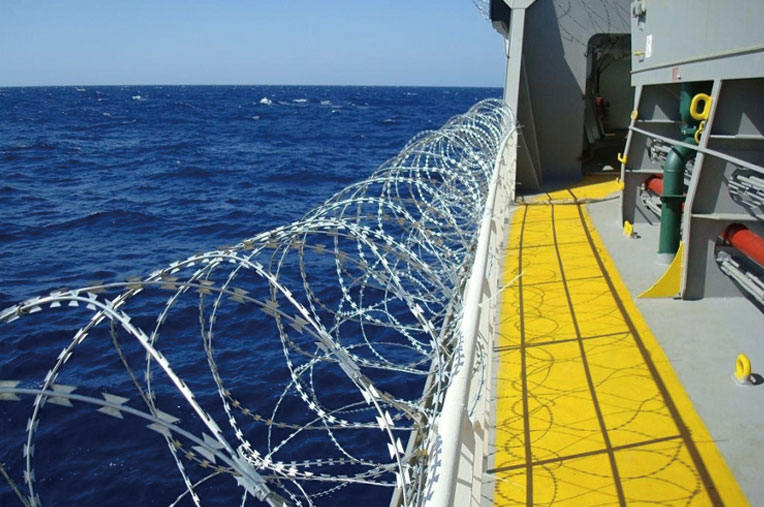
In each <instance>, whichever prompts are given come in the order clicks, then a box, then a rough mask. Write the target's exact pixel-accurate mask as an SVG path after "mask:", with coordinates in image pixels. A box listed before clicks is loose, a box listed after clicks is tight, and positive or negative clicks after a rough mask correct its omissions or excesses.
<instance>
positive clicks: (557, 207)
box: [484, 176, 764, 505]
mask: <svg viewBox="0 0 764 507" xmlns="http://www.w3.org/2000/svg"><path fill="white" fill-rule="evenodd" d="M617 191H618V184H617V182H616V181H615V180H614V177H613V176H606V177H602V176H601V177H594V178H589V179H587V180H585V181H584V182H583V183H581V184H578V185H574V186H572V187H570V188H566V189H562V190H558V191H555V192H552V191H550V192H548V193H545V194H542V195H540V196H536V198H534V199H526V200H525V201H524V202H522V203H521V204H519V205H518V206H517V207H516V208H515V210H514V215H513V218H512V222H511V226H510V233H509V234H510V238H509V246H508V249H507V253H506V258H505V263H504V275H503V278H504V283H505V284H510V286H509V287H508V288H507V289H506V290H505V291H504V293H503V294H502V310H501V316H500V327H499V336H498V338H497V343H496V350H495V353H494V361H495V369H494V371H496V372H497V373H496V385H495V387H494V390H493V392H494V393H496V397H495V402H494V405H493V411H494V417H493V420H494V421H495V427H494V428H493V439H492V440H493V445H492V454H491V455H490V456H488V471H487V476H486V478H485V483H486V485H487V486H486V488H485V494H484V500H485V503H493V504H495V505H510V504H527V505H530V504H551V503H555V504H564V503H569V504H575V505H593V504H615V503H618V504H621V505H623V504H626V503H637V502H648V503H660V504H672V505H673V504H685V505H687V504H701V505H705V504H717V505H718V504H729V505H741V504H745V502H746V497H747V498H748V499H749V500H750V501H751V502H752V503H756V501H761V499H763V498H764V485H762V484H761V483H760V481H757V478H758V475H759V471H760V470H761V468H762V465H764V459H762V456H761V452H760V449H761V448H762V443H764V438H763V437H762V431H761V430H762V429H763V428H764V408H762V407H764V403H761V399H762V395H764V386H739V385H737V384H736V383H735V382H733V380H732V379H731V374H732V372H733V370H734V362H735V358H736V356H737V354H738V353H741V352H743V353H746V354H747V355H748V356H749V357H750V359H751V363H752V365H753V367H754V372H755V371H756V366H757V365H761V364H764V350H762V347H761V344H760V340H761V336H760V335H761V330H762V329H764V316H763V315H762V313H761V312H760V311H759V310H758V309H756V308H755V307H754V306H753V305H752V304H751V303H749V302H748V301H747V300H745V299H743V298H725V299H719V298H716V299H706V300H702V301H679V300H673V299H660V300H649V299H637V298H636V295H637V294H639V293H641V292H642V291H643V290H644V289H646V288H647V287H648V286H649V285H651V284H652V282H654V281H655V280H656V279H657V278H658V277H659V276H660V274H661V273H662V271H663V270H664V269H665V267H664V266H660V265H658V264H656V262H655V255H654V250H655V246H656V245H657V239H656V237H657V226H655V225H647V224H640V225H639V226H638V227H637V233H638V235H637V236H636V237H634V238H627V237H625V236H623V234H622V233H621V229H620V227H619V226H618V223H617V222H618V220H617V218H616V217H617V216H618V207H617V206H618V201H617V199H613V196H614V195H617Z"/></svg>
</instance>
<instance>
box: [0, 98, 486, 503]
mask: <svg viewBox="0 0 764 507" xmlns="http://www.w3.org/2000/svg"><path fill="white" fill-rule="evenodd" d="M499 94H500V90H498V89H482V88H419V87H417V88H407V87H320V86H316V87H305V86H268V87H266V86H211V87H195V86H129V87H128V86H125V87H82V88H75V87H51V88H46V87H40V88H0V309H2V308H4V307H6V306H9V305H11V304H13V303H16V302H18V301H20V300H21V299H23V298H27V297H31V296H34V295H39V294H43V293H47V292H48V291H50V290H52V289H55V288H59V287H62V286H65V287H70V288H72V287H78V286H82V285H86V284H88V283H90V282H92V281H94V280H107V281H108V280H123V279H124V278H125V277H128V276H133V275H140V274H146V273H148V272H150V271H152V270H154V269H155V268H158V267H161V266H163V265H166V264H167V263H169V262H171V261H173V260H179V259H183V258H185V257H187V256H188V255H191V254H193V253H195V252H199V251H206V250H210V249H214V248H216V247H218V246H220V245H226V244H233V243H235V242H237V241H239V240H241V239H242V238H245V237H249V236H252V235H253V234H255V233H257V232H260V231H265V230H268V229H271V228H273V227H275V226H279V225H284V224H286V223H288V222H290V221H293V220H295V219H297V218H299V217H300V216H302V215H303V214H304V213H305V212H307V211H308V210H310V209H311V208H313V207H315V206H317V205H319V204H320V203H321V202H323V201H324V200H325V199H327V198H328V197H330V196H331V194H333V193H334V192H336V191H338V190H340V189H341V188H343V187H344V186H346V185H348V184H350V183H352V182H355V181H358V180H360V179H363V178H365V177H366V176H368V175H369V174H370V173H371V172H372V171H373V169H374V168H376V167H377V166H378V165H379V164H380V163H382V162H383V161H384V160H386V159H387V158H389V157H391V156H393V155H395V154H396V153H397V152H398V151H399V150H400V149H401V148H402V147H403V145H404V144H405V143H406V141H407V140H408V139H409V138H411V137H412V136H413V135H415V134H416V133H418V132H419V131H421V130H425V129H434V128H437V127H439V126H440V125H441V124H443V123H444V122H445V121H446V120H447V119H448V118H449V117H451V116H453V115H455V114H458V113H462V112H464V111H466V110H467V109H468V108H469V107H470V106H471V105H472V104H474V103H475V102H477V101H478V100H481V99H483V98H486V97H495V96H498V95H499ZM193 310H194V309H193V308H190V309H189V313H188V318H189V319H192V320H193V319H196V318H197V317H196V316H195V313H194V311H193ZM62 319H64V320H61V321H58V322H56V323H55V326H54V325H53V324H51V326H50V327H49V328H48V327H46V325H45V324H44V323H41V324H39V325H38V326H37V327H36V328H35V329H34V331H33V332H30V334H28V335H25V336H21V337H19V336H15V335H14V336H10V335H12V334H13V333H9V332H8V331H7V330H0V379H8V378H16V377H19V376H20V375H23V374H26V373H27V372H28V371H32V370H34V369H35V368H38V367H39V368H43V369H42V370H41V371H42V374H44V373H45V370H44V367H43V366H42V365H47V367H49V366H50V360H49V356H50V354H51V353H52V354H53V358H54V359H55V355H56V353H57V352H58V350H60V348H61V346H63V345H64V344H65V342H66V340H67V339H70V337H71V333H70V334H69V336H68V337H65V338H64V339H63V340H64V341H63V342H62V341H60V340H59V338H60V337H59V336H58V331H57V330H58V329H60V326H61V325H62V323H63V324H66V320H65V318H64V317H62ZM195 324H196V323H195ZM73 325H74V324H73ZM78 325H81V323H77V324H76V325H74V327H73V329H74V330H76V326H78ZM190 328H191V330H192V332H193V333H196V335H195V336H194V337H193V338H194V339H196V341H199V340H198V324H196V326H195V327H194V326H190ZM177 332H178V335H179V336H181V335H182V333H183V326H178V329H177ZM168 339H169V338H168ZM218 346H219V347H220V348H221V349H222V350H223V352H224V353H226V354H229V355H231V356H232V357H233V359H232V362H231V365H232V366H231V368H233V369H236V370H237V371H239V372H241V374H240V376H242V377H246V382H247V383H248V385H252V386H260V387H261V388H263V389H267V386H268V382H269V378H268V374H267V373H262V371H263V370H262V368H253V365H251V364H237V363H236V359H235V357H236V356H237V353H238V352H237V348H236V347H237V344H236V343H233V342H230V343H227V342H225V341H224V340H223V341H222V342H220V345H218ZM279 352H280V351H279V350H277V349H271V350H267V351H263V354H264V355H263V356H261V357H259V361H260V364H276V363H278V362H279V361H281V362H283V357H278V353H279ZM89 353H90V354H92V361H88V360H87V357H88V356H87V355H86V356H85V359H83V360H82V361H83V363H82V366H75V367H74V370H73V371H72V373H71V375H72V377H77V376H84V377H86V378H98V379H99V382H101V383H106V384H108V379H109V378H110V376H111V375H116V372H117V371H124V370H123V369H122V367H121V365H120V364H119V362H118V361H116V360H114V359H111V360H109V361H100V360H98V359H100V355H99V354H103V353H105V352H104V351H101V350H99V349H98V348H97V347H95V346H94V348H93V350H92V351H90V352H89ZM268 354H271V355H270V356H269V355H268ZM193 357H194V358H196V360H200V361H202V363H203V364H195V363H193V362H189V364H185V363H184V361H185V359H186V358H185V356H184V355H183V354H182V353H180V352H179V353H178V354H177V356H176V358H175V360H176V362H177V363H178V364H179V366H178V368H179V369H181V370H182V371H183V373H184V378H193V377H194V375H195V374H196V373H197V369H198V374H199V375H201V374H202V373H203V372H207V371H208V367H207V364H206V363H204V361H203V359H202V358H203V357H204V356H203V354H194V355H193ZM46 358H48V360H47V362H46V361H45V360H46ZM77 368H80V369H79V370H77ZM253 369H255V370H258V371H255V372H251V370H253ZM245 371H246V372H247V374H246V375H245V374H244V372H245ZM258 372H259V373H258ZM237 375H238V374H237ZM39 378H40V379H41V378H42V375H40V376H39ZM242 382H243V380H242ZM253 396H255V397H256V394H254V395H253ZM0 403H3V402H2V401H0ZM2 409H3V406H0V416H2V417H3V419H1V420H0V462H2V463H5V464H6V469H7V470H9V473H11V474H12V475H13V476H14V477H20V476H21V475H20V474H21V472H22V471H23V468H21V464H22V454H21V453H22V443H23V442H24V441H25V433H24V431H23V430H24V424H25V420H26V419H25V418H21V419H18V420H17V418H18V417H19V416H18V415H17V414H14V413H12V412H13V411H11V412H8V413H6V412H3V411H2ZM178 409H179V410H182V409H181V408H180V407H179V408H178ZM51 414H52V415H50V416H47V417H49V419H47V420H45V419H43V423H45V424H41V430H40V431H41V433H42V434H41V435H40V437H39V438H40V439H41V440H42V441H43V442H45V441H46V439H47V441H48V443H49V445H47V447H45V446H43V447H45V449H44V450H42V449H40V450H38V454H37V455H36V460H37V461H38V462H39V466H38V468H37V469H36V470H37V474H38V489H39V490H40V494H41V497H42V499H43V500H44V501H45V500H46V499H47V502H45V503H47V504H62V503H74V504H96V503H97V504H134V503H137V502H140V503H142V504H156V505H166V504H168V503H170V502H171V501H172V500H173V499H174V498H175V497H176V496H177V495H178V494H179V493H180V492H182V490H183V488H182V484H181V483H180V481H179V479H178V475H177V470H175V469H174V463H173V462H172V460H171V458H170V457H169V456H170V454H169V452H168V451H167V449H166V448H164V449H163V448H162V447H161V446H153V447H152V448H151V450H150V451H149V450H148V449H143V448H142V445H143V444H142V443H141V442H140V441H137V445H136V440H135V438H136V437H135V436H134V434H133V433H132V432H131V431H128V430H127V429H125V428H124V426H120V425H116V424H112V423H110V422H109V421H107V422H106V423H104V422H102V420H103V419H104V417H102V416H98V417H95V418H94V419H93V420H92V421H90V419H85V420H84V422H83V420H82V419H78V422H77V423H76V424H75V425H74V426H76V427H75V428H71V426H72V424H69V425H68V426H67V422H69V423H71V421H68V420H67V418H68V417H70V416H69V415H68V414H67V412H66V411H65V410H64V411H61V412H60V413H59V412H55V411H53V412H51ZM25 417H26V416H25ZM57 417H60V418H61V421H60V423H61V424H59V421H56V420H50V418H53V419H55V418H57ZM91 424H92V426H91ZM60 427H63V428H67V429H66V430H65V431H64V430H62V432H61V433H59V430H58V429H57V428H60ZM61 439H63V440H61ZM62 441H63V442H65V443H66V445H60V446H59V445H58V444H57V443H56V442H62ZM159 453H162V454H163V455H162V456H161V457H159V456H157V454H159ZM46 472H47V473H46ZM43 476H44V478H41V477H43ZM105 478H106V479H105ZM18 484H19V485H21V486H23V480H19V482H18ZM221 484H222V486H221ZM226 485H227V486H231V487H229V488H225V487H224V486H226ZM233 486H234V484H233V481H231V480H228V482H226V481H222V483H220V484H217V485H216V486H214V487H215V488H220V489H215V490H214V491H212V492H208V493H210V494H209V495H208V496H207V497H206V498H212V499H213V503H217V504H219V505H231V504H237V503H239V502H240V498H239V493H238V492H237V489H236V488H235V487H233ZM229 491H231V492H232V493H229ZM387 494H389V490H383V491H381V492H380V490H379V489H377V490H375V491H374V492H373V493H366V492H364V491H361V490H359V489H353V488H345V489H343V490H340V491H339V492H338V493H337V495H335V496H334V497H332V498H333V500H331V501H329V502H328V504H330V505H331V504H342V503H343V502H347V501H349V500H351V499H352V500H354V501H358V500H359V499H362V500H363V501H364V502H366V503H369V504H370V505H386V504H387V498H386V495H387ZM343 495H344V496H343ZM15 499H16V497H15V495H14V494H13V493H12V491H11V489H10V488H9V487H8V485H7V484H5V482H4V481H2V480H0V505H6V504H13V503H14V501H15ZM184 502H186V503H184ZM181 504H184V505H185V504H189V498H187V497H186V498H185V499H184V500H183V501H181ZM248 504H251V503H249V502H248Z"/></svg>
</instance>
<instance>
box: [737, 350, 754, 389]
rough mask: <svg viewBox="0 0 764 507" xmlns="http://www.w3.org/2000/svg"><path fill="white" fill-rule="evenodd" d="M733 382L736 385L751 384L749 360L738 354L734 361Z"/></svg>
mask: <svg viewBox="0 0 764 507" xmlns="http://www.w3.org/2000/svg"><path fill="white" fill-rule="evenodd" d="M735 381H736V382H737V383H738V384H751V383H752V382H751V360H750V359H748V356H746V355H745V354H738V356H737V359H736V360H735Z"/></svg>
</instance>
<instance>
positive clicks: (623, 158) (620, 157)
mask: <svg viewBox="0 0 764 507" xmlns="http://www.w3.org/2000/svg"><path fill="white" fill-rule="evenodd" d="M617 158H618V161H619V162H620V163H622V164H623V165H626V155H622V154H621V152H620V151H619V152H618V157H617Z"/></svg>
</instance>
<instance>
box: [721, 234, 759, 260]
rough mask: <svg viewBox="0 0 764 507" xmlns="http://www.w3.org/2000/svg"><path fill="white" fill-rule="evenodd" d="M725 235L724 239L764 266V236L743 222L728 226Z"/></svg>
mask: <svg viewBox="0 0 764 507" xmlns="http://www.w3.org/2000/svg"><path fill="white" fill-rule="evenodd" d="M723 237H724V241H726V242H727V243H729V244H730V245H732V246H734V247H735V248H737V249H738V250H740V251H741V252H743V253H744V254H746V255H747V256H748V257H749V258H750V259H751V260H753V261H755V262H756V263H757V264H759V265H760V266H762V267H764V238H762V237H761V236H759V235H758V234H756V233H753V232H751V231H750V230H749V229H748V228H747V227H746V226H745V225H741V224H732V225H730V226H729V227H727V229H726V230H725V231H724V236H723Z"/></svg>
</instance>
